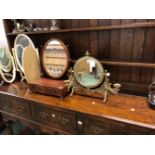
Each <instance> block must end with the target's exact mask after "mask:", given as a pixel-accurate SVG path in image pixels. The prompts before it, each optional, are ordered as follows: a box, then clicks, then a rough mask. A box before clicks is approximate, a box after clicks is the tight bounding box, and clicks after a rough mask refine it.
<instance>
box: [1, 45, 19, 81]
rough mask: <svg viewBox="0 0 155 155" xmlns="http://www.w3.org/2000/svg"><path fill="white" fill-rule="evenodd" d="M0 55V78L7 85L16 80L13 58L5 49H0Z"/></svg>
mask: <svg viewBox="0 0 155 155" xmlns="http://www.w3.org/2000/svg"><path fill="white" fill-rule="evenodd" d="M1 51H2V52H1ZM0 53H1V54H0V75H1V78H2V79H3V80H4V81H5V82H7V83H12V82H13V81H14V80H15V78H16V67H15V64H14V60H13V57H12V55H11V53H10V51H8V50H7V49H5V48H2V49H1V48H0Z"/></svg>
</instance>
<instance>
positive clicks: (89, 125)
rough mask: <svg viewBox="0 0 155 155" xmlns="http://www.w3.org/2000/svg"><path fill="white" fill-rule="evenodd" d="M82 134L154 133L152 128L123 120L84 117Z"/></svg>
mask: <svg viewBox="0 0 155 155" xmlns="http://www.w3.org/2000/svg"><path fill="white" fill-rule="evenodd" d="M83 120H84V123H83V124H84V134H87V135H143V134H144V135H148V134H155V131H154V130H149V129H147V128H143V127H139V126H134V125H132V124H127V123H123V122H117V121H113V120H108V119H103V120H96V119H92V118H84V119H83Z"/></svg>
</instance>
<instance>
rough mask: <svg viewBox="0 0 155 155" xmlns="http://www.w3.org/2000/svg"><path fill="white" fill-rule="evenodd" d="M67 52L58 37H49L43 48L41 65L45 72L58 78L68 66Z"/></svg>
mask: <svg viewBox="0 0 155 155" xmlns="http://www.w3.org/2000/svg"><path fill="white" fill-rule="evenodd" d="M68 57H69V53H68V50H67V48H66V46H65V45H64V43H63V42H61V41H60V40H58V39H51V40H50V41H48V42H47V43H46V44H45V47H44V49H43V66H44V69H45V71H46V73H47V74H48V75H49V76H50V77H52V78H60V77H61V76H63V75H64V73H65V72H66V69H67V67H68V62H69V61H68V60H69V58H68Z"/></svg>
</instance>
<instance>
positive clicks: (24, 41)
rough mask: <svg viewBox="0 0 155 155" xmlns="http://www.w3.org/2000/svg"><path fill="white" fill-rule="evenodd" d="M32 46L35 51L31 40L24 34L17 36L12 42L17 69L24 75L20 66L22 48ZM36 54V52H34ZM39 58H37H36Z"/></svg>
mask: <svg viewBox="0 0 155 155" xmlns="http://www.w3.org/2000/svg"><path fill="white" fill-rule="evenodd" d="M29 46H32V47H33V48H34V49H35V46H34V44H33V42H32V40H31V39H30V38H29V37H28V36H27V35H25V34H19V35H18V36H17V37H16V39H15V41H14V56H15V60H16V63H17V65H18V67H19V69H20V70H21V71H22V72H23V73H24V69H23V64H22V56H23V52H24V48H26V47H29ZM36 53H37V54H38V52H37V51H36ZM38 58H39V57H38Z"/></svg>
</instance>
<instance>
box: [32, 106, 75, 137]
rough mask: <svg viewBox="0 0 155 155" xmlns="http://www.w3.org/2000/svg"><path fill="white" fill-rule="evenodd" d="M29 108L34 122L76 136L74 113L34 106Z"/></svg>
mask: <svg viewBox="0 0 155 155" xmlns="http://www.w3.org/2000/svg"><path fill="white" fill-rule="evenodd" d="M31 106H32V116H33V119H34V120H35V121H37V122H40V123H42V124H45V125H47V126H50V127H51V128H53V129H58V130H59V131H64V132H67V133H70V134H76V116H75V114H74V113H68V112H64V111H61V110H60V111H59V110H55V109H52V108H48V107H44V106H41V105H36V104H33V105H31Z"/></svg>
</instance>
